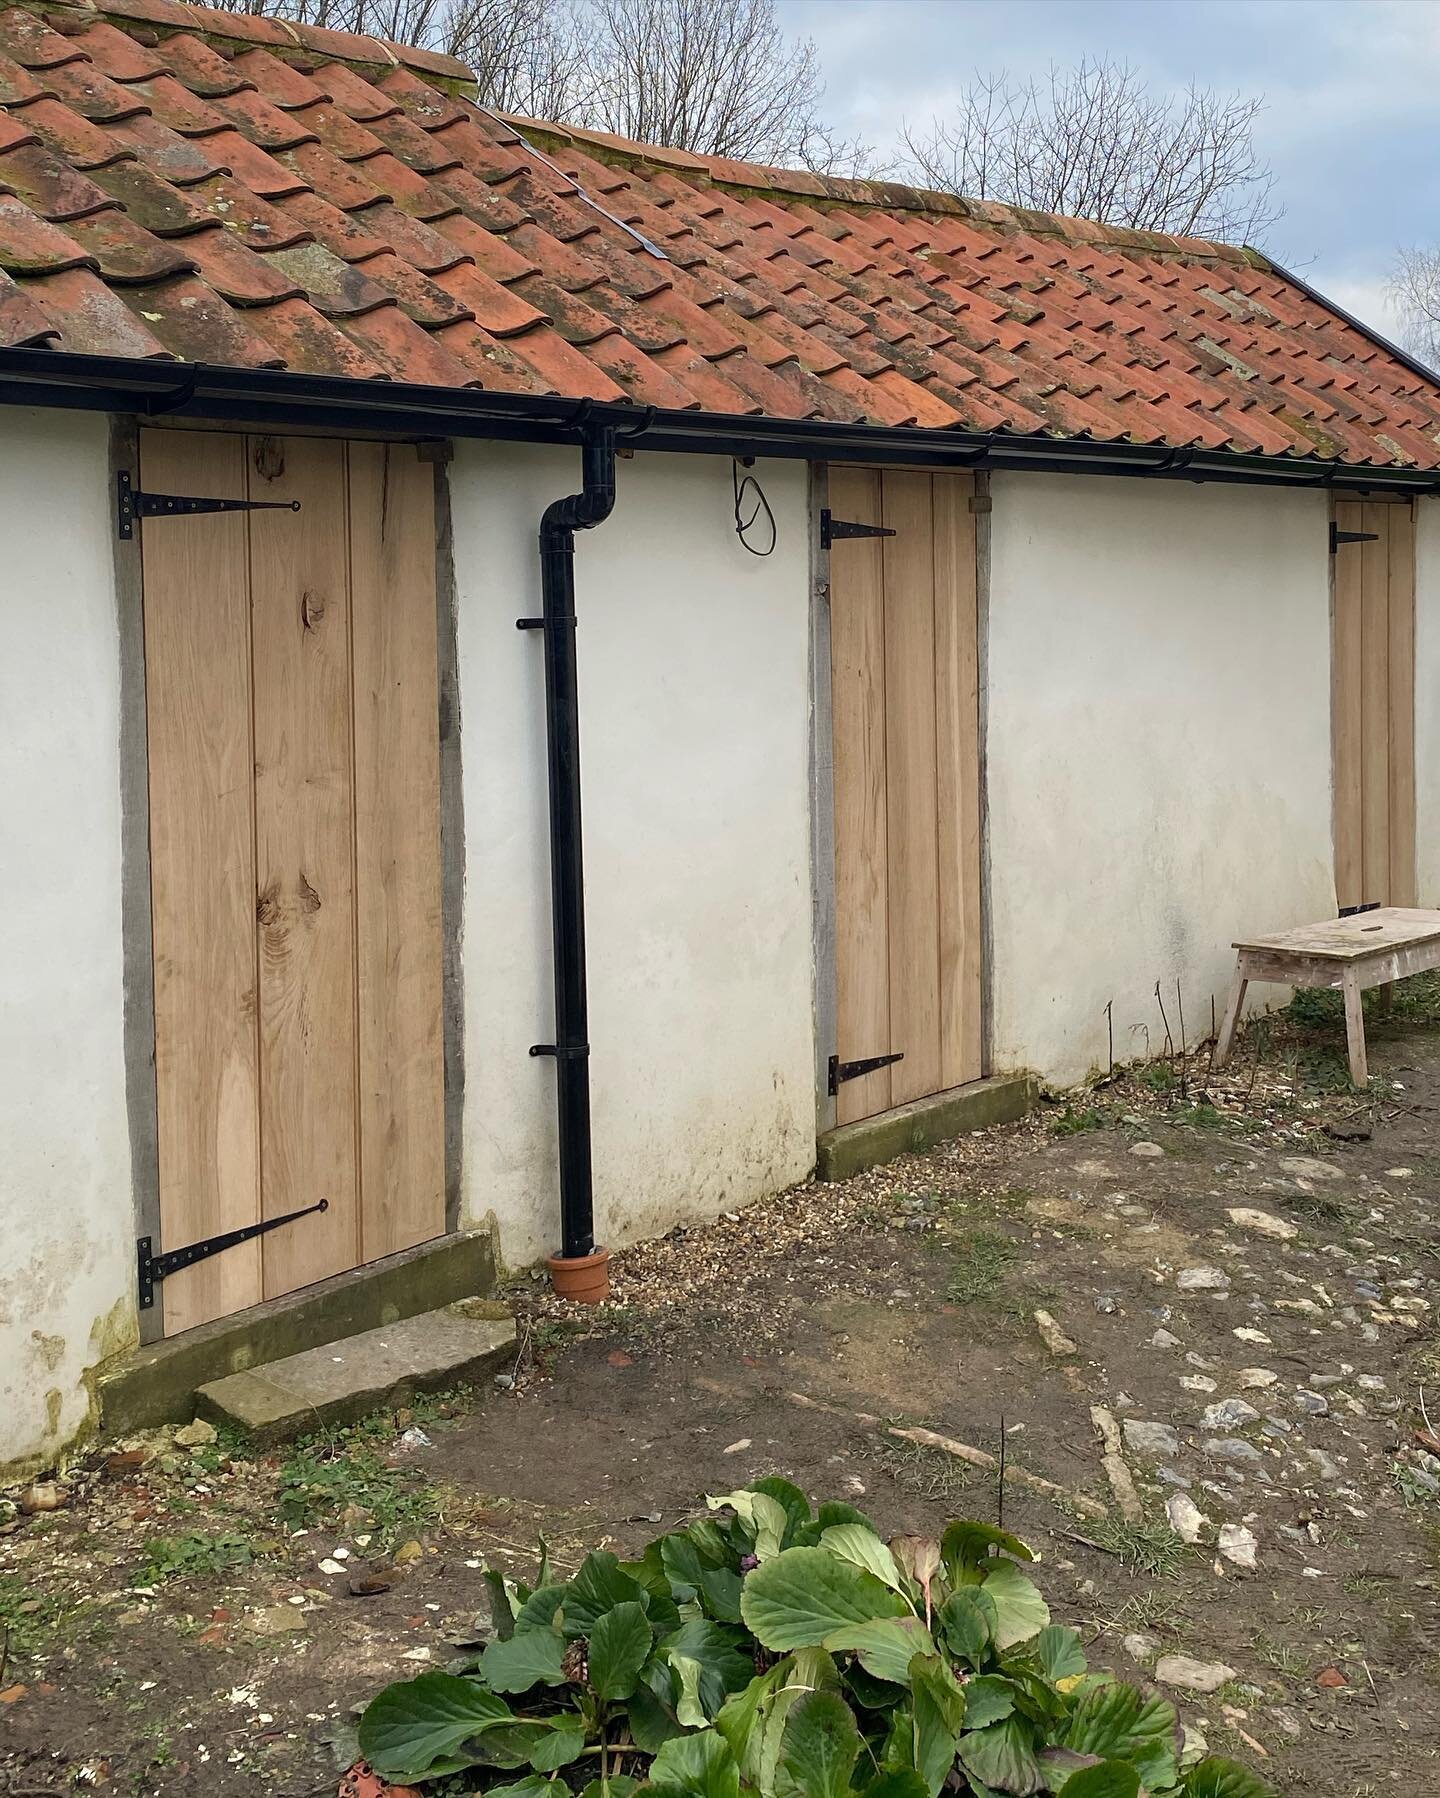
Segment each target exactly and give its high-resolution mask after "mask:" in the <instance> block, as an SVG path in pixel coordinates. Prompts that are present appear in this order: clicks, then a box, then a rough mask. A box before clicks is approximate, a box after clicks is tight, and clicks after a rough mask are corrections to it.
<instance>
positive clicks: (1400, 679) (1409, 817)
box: [1376, 505, 1415, 905]
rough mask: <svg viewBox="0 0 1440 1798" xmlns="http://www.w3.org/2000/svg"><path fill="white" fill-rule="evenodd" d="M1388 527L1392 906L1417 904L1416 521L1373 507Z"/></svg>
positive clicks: (1400, 511) (1404, 511)
mask: <svg viewBox="0 0 1440 1798" xmlns="http://www.w3.org/2000/svg"><path fill="white" fill-rule="evenodd" d="M1376 510H1377V511H1378V512H1379V514H1380V516H1381V518H1382V519H1384V520H1385V521H1386V522H1387V523H1388V526H1389V530H1388V547H1389V567H1388V573H1389V585H1390V592H1389V627H1390V637H1389V696H1388V697H1389V704H1388V710H1389V718H1390V891H1389V895H1388V903H1389V904H1391V905H1414V903H1415V515H1414V511H1413V509H1412V508H1411V507H1410V506H1408V505H1404V506H1387V507H1384V508H1379V507H1377V508H1376Z"/></svg>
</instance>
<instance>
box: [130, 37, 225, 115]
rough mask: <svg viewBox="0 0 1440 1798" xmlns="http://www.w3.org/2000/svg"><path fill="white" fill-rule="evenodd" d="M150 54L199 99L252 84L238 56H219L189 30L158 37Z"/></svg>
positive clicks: (207, 98) (218, 96)
mask: <svg viewBox="0 0 1440 1798" xmlns="http://www.w3.org/2000/svg"><path fill="white" fill-rule="evenodd" d="M154 55H155V58H156V60H157V61H158V62H161V63H163V64H164V66H165V67H166V68H167V69H169V71H170V73H171V74H172V75H176V76H178V77H179V79H180V80H181V81H183V82H184V83H185V85H186V87H188V88H189V89H190V92H191V93H192V94H198V95H199V96H200V98H201V99H202V100H217V99H220V98H222V97H223V96H224V95H226V94H237V93H239V92H240V91H241V89H242V88H246V87H250V86H253V85H254V84H253V82H252V81H251V80H250V79H249V77H248V76H246V75H245V74H244V73H243V72H242V71H241V69H240V67H239V66H238V60H237V61H234V62H232V61H231V60H230V59H229V58H228V57H225V56H222V55H221V54H220V52H219V51H218V50H216V49H215V48H214V46H213V45H211V44H207V43H206V42H205V40H204V38H201V37H196V36H195V34H194V33H193V32H190V31H178V32H176V33H175V35H174V36H173V37H166V38H161V40H160V42H159V43H158V44H156V45H155V47H154ZM116 79H117V80H118V79H120V77H119V76H117V77H116Z"/></svg>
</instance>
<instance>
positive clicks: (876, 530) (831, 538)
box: [820, 506, 895, 549]
mask: <svg viewBox="0 0 1440 1798" xmlns="http://www.w3.org/2000/svg"><path fill="white" fill-rule="evenodd" d="M894 535H895V533H894V531H892V530H890V529H889V527H888V526H886V525H883V524H855V523H853V522H852V521H851V520H850V519H848V518H837V517H836V516H835V515H834V513H833V512H831V510H830V509H829V507H828V506H825V507H822V508H821V512H820V547H821V549H829V547H830V545H831V544H832V543H834V542H836V541H837V540H838V539H839V538H841V537H893V536H894Z"/></svg>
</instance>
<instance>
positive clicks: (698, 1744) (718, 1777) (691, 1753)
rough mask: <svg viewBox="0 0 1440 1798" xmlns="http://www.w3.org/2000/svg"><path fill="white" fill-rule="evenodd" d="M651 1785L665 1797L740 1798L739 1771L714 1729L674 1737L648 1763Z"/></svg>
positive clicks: (727, 1747)
mask: <svg viewBox="0 0 1440 1798" xmlns="http://www.w3.org/2000/svg"><path fill="white" fill-rule="evenodd" d="M650 1785H651V1787H652V1788H653V1789H656V1790H658V1791H660V1792H662V1793H664V1794H666V1795H667V1798H739V1795H740V1768H739V1766H738V1765H737V1764H736V1761H735V1756H734V1755H733V1754H732V1753H731V1751H730V1747H729V1744H728V1743H727V1742H726V1741H725V1739H724V1738H723V1737H722V1736H720V1735H719V1734H718V1733H717V1732H716V1731H715V1730H713V1729H700V1730H696V1731H695V1733H694V1734H693V1735H688V1736H676V1737H675V1738H674V1740H673V1741H670V1742H667V1743H666V1744H665V1746H664V1747H663V1748H662V1749H661V1750H660V1752H659V1754H657V1755H656V1756H655V1759H654V1760H653V1761H652V1762H651V1763H650Z"/></svg>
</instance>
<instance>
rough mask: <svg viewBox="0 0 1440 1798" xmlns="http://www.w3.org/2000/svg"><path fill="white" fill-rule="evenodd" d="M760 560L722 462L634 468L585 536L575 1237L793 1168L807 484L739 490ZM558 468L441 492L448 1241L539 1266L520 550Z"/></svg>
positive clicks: (803, 1126) (695, 1206)
mask: <svg viewBox="0 0 1440 1798" xmlns="http://www.w3.org/2000/svg"><path fill="white" fill-rule="evenodd" d="M756 473H757V475H758V476H759V478H760V479H761V481H762V482H763V484H764V487H765V491H766V494H767V496H768V498H769V500H770V504H771V506H772V507H773V508H774V512H775V516H776V520H777V524H778V530H779V538H778V543H777V547H776V549H775V552H774V554H773V555H771V556H770V557H768V558H766V559H763V560H761V559H757V558H756V557H754V556H751V555H748V554H747V553H746V552H745V550H744V549H743V548H742V547H741V546H740V544H739V543H738V542H737V541H736V538H735V533H734V528H733V519H732V509H733V508H732V496H731V489H730V464H729V462H728V460H720V459H712V458H708V457H705V458H701V457H686V456H674V457H666V458H658V457H653V456H643V455H637V456H636V457H635V458H634V459H633V460H632V459H622V460H621V462H620V465H619V498H618V502H617V504H616V508H615V512H614V514H613V516H612V517H611V518H610V520H609V521H608V522H607V523H605V524H603V525H601V526H600V527H599V528H598V529H596V530H594V531H591V532H586V533H583V534H581V535H580V537H579V538H578V542H577V552H576V572H575V584H576V591H577V611H578V614H579V620H580V622H579V637H578V645H579V665H580V713H581V717H580V737H581V768H582V784H583V795H584V819H585V896H586V909H587V913H588V953H589V990H590V1041H591V1044H592V1053H591V1058H590V1075H591V1086H592V1096H593V1101H592V1102H593V1114H594V1164H595V1211H596V1235H597V1239H598V1240H599V1241H601V1242H605V1243H609V1244H611V1245H615V1244H619V1243H623V1242H626V1241H629V1240H633V1239H635V1238H638V1237H643V1236H646V1235H650V1234H654V1233H656V1232H658V1231H661V1230H664V1229H665V1228H667V1227H668V1226H669V1225H671V1224H673V1223H675V1222H677V1221H679V1220H682V1219H690V1218H698V1217H703V1216H708V1215H712V1214H714V1213H715V1212H717V1211H719V1210H721V1209H724V1208H727V1207H730V1206H733V1205H741V1204H744V1203H746V1202H747V1201H749V1200H752V1199H755V1198H758V1197H760V1196H762V1195H764V1194H767V1193H771V1192H775V1191H777V1190H779V1189H780V1188H782V1187H784V1186H786V1185H789V1184H791V1183H792V1182H794V1181H796V1180H798V1179H801V1178H803V1176H804V1175H805V1174H806V1173H807V1172H808V1171H809V1169H810V1167H811V1166H812V1165H813V1163H814V1158H815V1075H814V1066H815V1062H814V1050H813V1031H814V1023H813V975H812V948H811V937H812V917H811V875H810V823H809V775H808V740H809V712H810V698H809V672H808V653H809V652H808V644H809V623H808V617H807V610H808V602H807V594H808V586H809V575H808V542H809V527H808V521H807V497H806V472H805V469H804V466H803V465H802V464H799V463H779V464H772V465H764V466H762V467H760V468H759V469H757V470H756ZM578 477H579V455H578V453H577V452H575V451H567V450H556V449H548V448H546V449H541V448H517V447H513V446H508V447H507V446H486V445H478V444H460V445H457V447H456V452H455V460H454V462H453V464H452V465H451V468H450V482H451V495H452V510H453V517H454V534H455V575H456V589H457V606H458V634H459V660H460V706H461V726H460V729H461V745H462V748H461V758H462V762H463V766H464V802H465V846H466V847H465V864H466V866H465V908H464V939H463V950H462V953H463V964H464V992H465V1001H464V1002H465V1109H464V1200H463V1209H464V1213H465V1221H466V1222H467V1223H478V1222H479V1221H481V1219H483V1218H484V1217H485V1216H486V1215H487V1214H489V1213H491V1212H493V1213H494V1214H495V1215H496V1217H497V1218H498V1221H499V1225H500V1241H501V1251H502V1253H503V1255H504V1257H505V1259H506V1261H507V1262H509V1263H510V1264H511V1265H512V1266H515V1265H520V1264H523V1263H526V1262H529V1261H532V1260H534V1259H535V1258H536V1257H538V1256H540V1255H544V1254H550V1253H553V1252H555V1250H556V1249H557V1248H558V1246H559V1201H558V1195H557V1186H556V1170H555V1111H554V1079H555V1071H554V1064H553V1062H551V1061H549V1060H538V1059H532V1057H531V1056H530V1055H529V1054H528V1053H527V1051H528V1050H529V1047H530V1045H531V1044H532V1043H537V1042H549V1041H551V1040H552V1038H553V1006H552V995H551V987H550V967H551V963H550V909H549V908H550V885H549V880H550V871H549V850H548V842H549V838H548V825H547V814H546V790H545V723H544V699H543V690H542V676H541V657H542V653H543V651H542V646H541V643H540V640H539V637H538V635H537V634H536V633H535V632H530V631H527V632H520V631H517V630H516V628H515V620H516V618H517V617H519V616H522V615H533V614H536V613H538V612H539V610H540V575H539V558H538V553H537V547H536V534H537V530H538V526H539V521H540V515H541V513H542V511H543V510H544V508H545V506H546V504H547V503H548V502H549V501H550V500H551V499H553V498H555V497H557V496H559V495H560V494H563V493H567V492H570V491H573V489H574V488H575V486H576V485H577V483H578Z"/></svg>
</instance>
